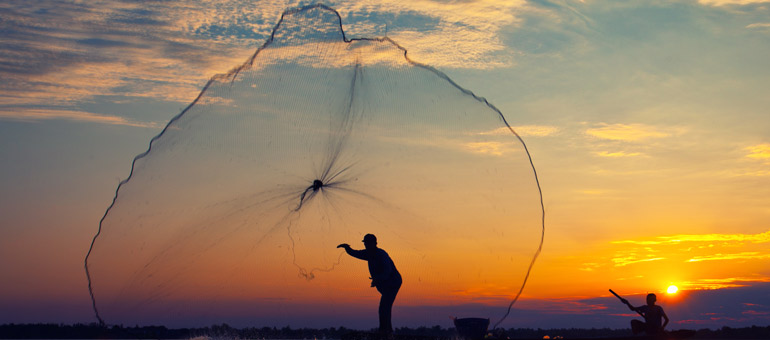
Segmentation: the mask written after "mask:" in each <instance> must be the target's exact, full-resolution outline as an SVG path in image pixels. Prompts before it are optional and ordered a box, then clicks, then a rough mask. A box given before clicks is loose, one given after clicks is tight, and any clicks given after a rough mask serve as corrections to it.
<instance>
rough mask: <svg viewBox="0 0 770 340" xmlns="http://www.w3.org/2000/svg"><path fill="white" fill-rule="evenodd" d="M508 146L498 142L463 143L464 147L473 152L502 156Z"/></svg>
mask: <svg viewBox="0 0 770 340" xmlns="http://www.w3.org/2000/svg"><path fill="white" fill-rule="evenodd" d="M507 148H508V147H507V146H506V145H505V144H503V143H500V142H471V143H465V149H466V150H468V151H471V152H474V153H480V154H487V155H494V156H502V155H503V154H504V153H505V152H506V149H507Z"/></svg>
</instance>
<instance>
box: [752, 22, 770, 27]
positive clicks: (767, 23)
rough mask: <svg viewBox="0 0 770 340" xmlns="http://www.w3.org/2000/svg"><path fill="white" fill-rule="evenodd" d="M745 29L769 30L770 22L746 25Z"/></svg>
mask: <svg viewBox="0 0 770 340" xmlns="http://www.w3.org/2000/svg"><path fill="white" fill-rule="evenodd" d="M746 28H770V22H756V23H753V24H749V25H746Z"/></svg>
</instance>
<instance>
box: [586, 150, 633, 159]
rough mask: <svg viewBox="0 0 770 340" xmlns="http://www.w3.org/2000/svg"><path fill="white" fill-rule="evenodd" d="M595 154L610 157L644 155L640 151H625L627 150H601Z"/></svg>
mask: <svg viewBox="0 0 770 340" xmlns="http://www.w3.org/2000/svg"><path fill="white" fill-rule="evenodd" d="M595 154H596V155H597V156H599V157H608V158H622V157H636V156H641V155H642V153H640V152H625V151H616V152H609V151H600V152H596V153H595Z"/></svg>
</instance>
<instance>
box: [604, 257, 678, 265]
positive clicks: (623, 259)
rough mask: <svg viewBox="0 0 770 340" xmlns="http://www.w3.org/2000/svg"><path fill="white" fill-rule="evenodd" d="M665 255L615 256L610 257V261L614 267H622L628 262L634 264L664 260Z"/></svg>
mask: <svg viewBox="0 0 770 340" xmlns="http://www.w3.org/2000/svg"><path fill="white" fill-rule="evenodd" d="M665 259H666V258H665V257H646V258H637V257H636V256H626V257H615V258H612V259H611V261H612V263H614V264H615V267H623V266H627V265H629V264H636V263H642V262H652V261H660V260H665Z"/></svg>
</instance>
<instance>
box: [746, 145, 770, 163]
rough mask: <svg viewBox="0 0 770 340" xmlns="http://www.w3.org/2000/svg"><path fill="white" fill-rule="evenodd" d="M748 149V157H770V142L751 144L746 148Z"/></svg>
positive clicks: (765, 158)
mask: <svg viewBox="0 0 770 340" xmlns="http://www.w3.org/2000/svg"><path fill="white" fill-rule="evenodd" d="M745 150H746V151H748V155H746V157H748V158H753V159H763V160H767V159H770V144H758V145H753V146H749V147H747V148H746V149H745Z"/></svg>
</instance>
